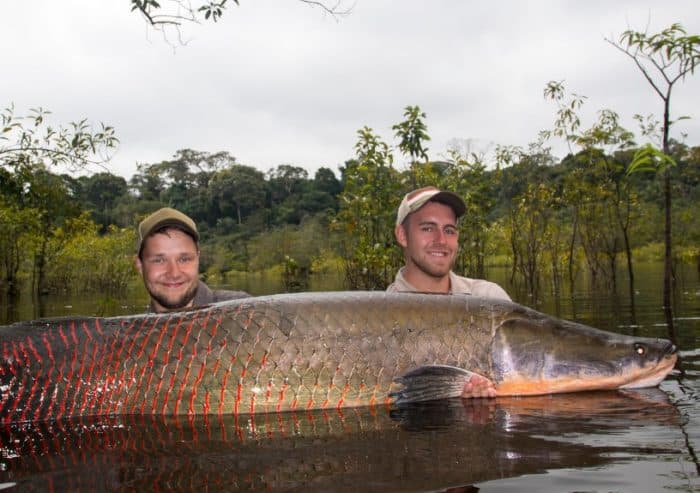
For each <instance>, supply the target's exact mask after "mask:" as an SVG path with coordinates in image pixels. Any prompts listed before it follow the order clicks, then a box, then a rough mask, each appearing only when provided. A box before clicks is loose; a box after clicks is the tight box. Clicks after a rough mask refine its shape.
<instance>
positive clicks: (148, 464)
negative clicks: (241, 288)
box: [0, 268, 700, 492]
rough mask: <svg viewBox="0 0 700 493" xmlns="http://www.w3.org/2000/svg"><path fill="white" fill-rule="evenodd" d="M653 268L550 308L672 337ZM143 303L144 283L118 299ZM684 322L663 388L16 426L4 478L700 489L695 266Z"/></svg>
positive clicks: (683, 288)
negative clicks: (630, 295) (624, 291)
mask: <svg viewBox="0 0 700 493" xmlns="http://www.w3.org/2000/svg"><path fill="white" fill-rule="evenodd" d="M641 272H642V273H641V274H640V275H638V280H637V284H638V287H637V291H638V293H637V296H636V298H635V309H634V312H633V311H632V306H631V303H629V300H628V299H626V297H625V296H620V297H616V296H611V295H609V294H603V293H599V292H594V291H592V290H585V289H583V290H581V291H580V292H576V293H574V295H572V296H567V297H566V298H565V299H561V300H558V301H555V300H548V301H545V302H544V303H543V304H541V305H540V306H538V307H537V308H538V309H540V310H541V311H543V312H546V313H550V314H554V315H557V316H559V317H561V318H567V319H572V320H576V321H580V322H583V323H586V324H589V325H593V326H596V327H599V328H601V329H605V330H613V331H616V332H623V333H628V334H636V335H643V336H652V337H657V336H658V337H669V329H668V327H667V324H666V321H665V318H664V315H663V311H662V309H661V301H660V293H661V280H660V276H659V272H658V269H655V268H652V269H650V270H649V271H643V270H642V271H641ZM248 289H250V288H248ZM250 290H251V291H254V290H252V289H250ZM254 294H263V293H254ZM518 301H520V302H522V303H524V304H527V302H526V300H518ZM52 303H55V305H52ZM142 303H143V300H142V299H141V298H138V295H137V296H136V297H135V298H134V299H133V300H131V301H128V300H127V301H122V302H119V303H112V304H111V305H110V307H108V309H107V311H108V312H109V311H110V310H111V311H113V312H115V313H118V312H122V311H128V310H131V311H132V312H133V311H138V310H134V309H133V307H135V306H137V305H138V306H142ZM48 306H49V307H51V306H55V307H56V308H55V310H53V311H51V310H49V312H48V313H47V312H44V314H45V316H56V315H67V314H72V313H73V310H75V309H76V308H75V307H76V306H78V308H77V309H84V310H88V312H84V313H86V314H93V313H91V312H89V310H92V309H94V307H93V308H86V307H85V308H80V304H79V303H77V302H76V300H72V301H71V300H66V299H64V300H56V301H54V302H49V303H48ZM100 309H101V310H104V309H105V308H104V307H102V308H100ZM43 310H46V305H45V306H44V308H43ZM107 314H113V313H107ZM673 325H674V327H673V328H674V333H673V334H672V335H673V338H674V340H675V342H676V343H677V345H678V347H679V348H680V363H679V364H678V366H677V368H676V369H675V370H674V371H673V372H672V373H671V374H670V375H669V376H668V377H667V378H666V380H664V381H663V382H662V383H661V385H660V386H659V387H658V388H652V389H642V390H634V391H632V390H630V391H624V392H623V391H609V392H589V393H577V394H568V395H554V396H542V397H528V398H499V399H476V400H467V401H462V400H460V399H456V400H450V401H441V402H431V403H424V404H421V405H414V406H410V407H407V408H404V409H401V410H386V409H383V408H380V409H369V408H368V409H365V408H359V409H349V410H344V411H343V412H342V413H341V412H337V411H325V412H297V413H284V414H273V415H262V416H260V415H258V416H239V417H238V418H237V419H236V418H234V417H227V418H224V419H218V418H215V419H212V418H207V417H205V416H197V417H194V418H192V419H187V418H186V417H185V418H177V419H176V418H151V417H147V418H144V417H134V416H114V417H109V418H100V419H81V420H63V421H59V422H50V423H40V424H32V425H23V426H16V425H13V426H5V427H4V428H0V439H1V440H2V447H1V448H0V491H3V490H5V491H12V492H15V491H17V492H19V491H21V492H25V491H51V492H64V491H198V492H210V491H266V492H276V491H291V492H294V491H304V492H354V491H358V492H359V491H370V492H371V491H381V492H392V491H396V492H435V491H439V492H476V491H479V492H516V491H517V492H519V491H537V492H581V491H586V492H658V491H700V479H699V477H698V474H699V472H700V461H699V459H698V454H699V453H700V452H699V449H700V402H699V396H700V379H699V377H700V282H698V279H697V275H696V274H695V275H694V273H692V272H683V273H682V275H681V276H679V286H678V289H677V292H676V298H675V304H674V320H673Z"/></svg>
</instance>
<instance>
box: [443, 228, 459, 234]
mask: <svg viewBox="0 0 700 493" xmlns="http://www.w3.org/2000/svg"><path fill="white" fill-rule="evenodd" d="M445 234H446V235H456V234H457V230H456V229H453V228H447V229H445Z"/></svg>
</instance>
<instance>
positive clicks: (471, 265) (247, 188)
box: [0, 86, 700, 300]
mask: <svg viewBox="0 0 700 493" xmlns="http://www.w3.org/2000/svg"><path fill="white" fill-rule="evenodd" d="M557 88H558V89H559V90H563V87H559V86H557ZM550 89H551V87H550ZM560 97H566V96H565V95H564V94H563V93H560ZM8 111H9V110H6V112H5V114H4V117H5V120H6V121H5V124H6V125H7V124H8V123H10V122H11V118H15V119H16V117H14V116H13V115H11V114H10V113H9V112H8ZM34 118H37V116H36V115H34ZM426 119H427V117H426V115H425V114H424V113H422V112H421V110H420V108H419V107H418V106H408V107H406V108H405V113H404V120H403V121H402V122H399V123H397V124H396V125H394V126H393V128H392V130H393V132H394V135H393V137H394V141H393V142H392V143H389V142H386V141H384V140H383V139H382V137H381V136H380V135H378V134H377V133H375V132H374V131H373V130H372V129H370V128H368V127H364V128H362V129H360V130H358V132H357V141H356V144H355V156H354V157H352V158H351V159H348V160H347V161H346V162H345V163H344V165H343V166H341V167H340V169H339V173H338V174H337V175H336V173H335V172H334V171H333V170H332V169H330V168H320V169H318V170H317V171H316V173H315V174H314V176H310V175H309V173H308V172H307V171H306V170H305V169H304V167H303V166H299V165H292V164H283V165H279V166H277V167H276V168H274V169H270V170H269V171H268V172H266V173H264V172H262V171H260V170H258V169H256V168H255V167H253V166H250V165H245V164H241V163H238V162H237V161H236V158H235V157H234V156H231V155H230V154H229V153H226V152H216V153H209V152H202V151H195V150H191V149H182V150H180V151H178V152H176V153H175V155H174V156H173V157H172V158H171V159H168V160H164V161H162V162H159V163H149V164H140V165H139V167H138V172H137V173H136V174H134V175H133V176H132V177H131V178H130V179H129V180H128V181H127V180H126V179H125V178H123V177H121V176H117V175H114V174H112V173H110V172H109V171H101V172H97V173H87V174H82V175H79V176H74V175H72V174H70V173H60V174H59V173H56V172H54V171H52V169H51V168H50V167H49V166H50V165H47V164H46V163H45V162H43V161H40V160H36V159H32V155H31V153H24V154H21V155H20V156H21V157H23V158H26V159H14V160H9V159H8V160H5V161H4V162H3V167H2V168H0V173H1V174H2V186H1V187H0V193H1V195H0V227H1V228H2V231H3V232H4V234H3V235H2V237H0V260H1V263H0V286H1V287H2V289H3V290H4V291H5V292H11V291H13V290H14V291H18V290H32V291H34V292H38V293H51V292H58V291H71V292H97V293H106V294H110V295H114V296H118V295H119V293H120V292H123V291H124V290H125V289H127V287H128V286H129V285H130V283H132V282H133V281H134V280H135V279H136V277H137V273H136V271H135V269H134V268H133V255H134V246H135V241H136V239H135V227H136V225H137V224H138V222H139V221H140V220H141V219H142V218H143V217H145V216H146V215H147V214H149V213H150V212H152V211H154V210H156V209H157V208H159V207H161V206H171V207H175V208H177V209H179V210H181V211H183V212H185V213H186V214H188V215H190V216H191V217H192V218H193V219H194V220H195V221H196V222H197V224H198V227H199V229H200V231H201V234H202V245H201V248H202V261H201V269H202V275H203V277H204V278H205V279H206V280H207V281H209V282H212V283H214V284H221V283H225V282H226V280H227V276H230V275H231V274H233V273H236V272H262V271H272V272H275V273H277V274H278V275H280V276H282V277H283V279H284V285H285V286H286V287H287V289H288V290H290V291H294V290H302V289H305V288H306V287H307V286H308V280H309V277H310V276H312V275H314V274H323V272H324V271H327V270H329V269H337V270H339V271H341V272H342V273H343V275H344V278H345V282H346V285H347V288H348V289H384V288H385V287H386V286H387V285H388V284H389V283H390V282H391V281H392V280H393V276H394V274H395V272H396V270H397V269H398V268H399V267H400V265H401V264H402V259H401V256H400V249H399V248H398V247H397V245H396V244H395V240H394V237H393V225H394V220H395V213H396V212H395V211H396V208H397V207H398V203H399V202H400V200H401V198H402V196H403V194H405V193H406V192H408V191H410V190H412V189H414V188H416V187H420V186H424V185H427V184H435V185H437V186H439V187H441V188H444V189H449V190H454V191H457V192H458V193H460V194H461V195H462V197H464V199H465V201H466V203H467V206H468V212H467V213H466V214H465V216H464V217H463V218H462V220H461V222H460V242H461V251H460V254H459V259H458V264H457V266H456V271H457V272H459V273H463V274H464V275H467V276H471V277H488V269H489V267H492V266H496V265H498V266H507V267H508V269H509V272H510V280H509V284H510V286H509V287H510V289H516V290H519V292H524V293H527V294H528V295H529V296H530V297H532V298H533V299H535V300H536V299H537V298H538V296H541V293H542V290H547V292H548V293H555V294H556V293H557V292H558V291H560V290H561V289H562V287H563V286H564V283H567V284H571V283H574V282H575V281H576V280H581V279H582V278H584V277H585V279H587V280H588V281H590V282H592V283H594V285H596V286H599V287H600V288H601V289H606V290H610V291H618V290H622V292H628V291H627V290H628V289H630V290H632V289H633V285H632V284H631V283H632V282H633V278H634V276H633V273H634V270H633V269H634V264H635V262H641V261H659V260H662V259H663V234H664V231H663V228H664V219H663V214H664V201H663V197H664V195H663V189H664V187H663V183H664V179H663V177H664V176H665V173H660V172H658V171H656V172H655V171H654V170H649V171H646V172H642V171H640V172H635V173H630V172H629V170H630V165H631V163H632V162H633V161H634V159H635V156H637V157H638V156H639V155H641V154H643V151H644V149H645V148H644V147H643V146H638V145H636V143H635V141H634V139H633V134H632V133H631V132H629V131H626V130H624V129H622V128H621V127H620V126H619V123H618V120H617V116H616V115H615V114H614V113H612V112H601V114H600V116H599V120H598V121H596V122H594V123H593V124H592V126H591V127H590V128H587V129H584V130H579V132H578V133H577V134H576V138H570V139H569V140H570V141H571V142H572V152H571V153H570V154H568V155H567V156H566V157H564V158H563V159H561V160H557V159H555V158H554V157H553V156H552V154H551V151H550V148H549V147H547V145H546V144H547V139H548V138H551V136H552V133H553V132H543V133H542V136H541V139H540V140H539V141H538V142H535V143H533V144H531V145H530V147H529V148H528V149H526V150H524V149H519V148H514V147H506V146H503V147H498V148H497V149H496V152H494V153H493V156H494V157H493V159H491V160H489V159H488V158H487V156H485V155H479V154H478V153H476V152H468V150H465V149H459V148H457V146H455V148H452V149H448V154H449V156H450V158H449V159H447V160H440V161H435V160H431V159H430V158H429V156H428V153H427V148H426V144H427V142H428V141H429V140H430V136H429V133H428V127H427V123H426ZM42 120H43V117H42ZM39 123H40V124H41V122H39ZM555 123H557V122H555ZM560 123H561V122H558V123H557V124H559V125H560ZM559 128H561V126H560V127H559ZM91 138H92V139H93V140H92V141H91V142H90V143H89V145H88V146H87V148H88V149H89V150H90V151H92V148H93V146H104V147H105V148H108V147H109V145H110V139H112V138H113V137H112V136H110V132H109V129H106V130H105V131H103V132H102V133H101V134H99V135H97V136H95V135H94V134H91ZM463 147H464V146H463ZM8 154H9V153H8ZM669 155H670V157H671V158H672V161H673V166H670V167H668V168H667V170H666V171H667V173H668V175H669V176H670V181H671V184H672V194H673V198H674V201H673V208H672V211H671V216H672V224H673V252H674V255H673V262H674V263H676V264H677V263H678V262H690V263H693V264H694V265H696V266H697V269H698V272H699V273H700V250H699V248H698V245H699V244H700V237H699V236H700V218H699V217H698V214H697V213H696V212H697V204H698V203H699V202H700V196H699V194H700V188H699V187H698V182H699V181H700V147H698V146H688V145H686V144H684V143H681V142H677V141H671V144H670V154H669ZM62 156H64V157H65V156H68V154H64V155H62ZM14 157H15V158H16V157H17V154H15V155H14ZM50 157H51V158H52V159H54V161H56V160H58V159H59V155H55V156H50ZM399 159H403V160H404V161H405V162H406V163H408V164H406V165H404V166H402V167H400V166H397V165H395V164H394V163H395V162H396V161H398V160H399ZM63 164H73V165H76V163H75V162H72V161H71V162H69V161H63ZM621 269H622V270H623V271H624V270H625V269H628V272H629V274H630V275H629V276H625V278H626V279H627V278H629V282H630V285H629V286H620V285H619V284H620V282H619V280H618V276H619V272H620V270H621Z"/></svg>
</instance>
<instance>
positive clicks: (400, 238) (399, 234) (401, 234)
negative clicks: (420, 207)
mask: <svg viewBox="0 0 700 493" xmlns="http://www.w3.org/2000/svg"><path fill="white" fill-rule="evenodd" d="M394 236H396V241H397V242H398V244H399V245H401V246H402V247H403V248H406V247H407V246H408V238H407V237H406V229H405V228H404V227H403V224H397V225H396V228H394Z"/></svg>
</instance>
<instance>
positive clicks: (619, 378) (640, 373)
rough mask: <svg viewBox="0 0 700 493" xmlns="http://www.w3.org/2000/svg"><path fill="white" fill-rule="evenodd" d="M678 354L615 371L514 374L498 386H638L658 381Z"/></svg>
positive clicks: (523, 390) (501, 389)
mask: <svg viewBox="0 0 700 493" xmlns="http://www.w3.org/2000/svg"><path fill="white" fill-rule="evenodd" d="M677 359H678V355H677V354H676V353H672V354H667V355H665V356H663V357H662V358H661V359H660V360H658V361H657V362H655V363H653V364H647V365H645V366H643V367H640V368H637V369H633V370H631V371H626V372H623V373H622V374H616V375H604V374H600V375H598V376H593V375H589V376H588V377H586V378H581V377H580V376H578V375H567V376H562V377H559V378H552V379H540V380H533V379H532V378H531V377H530V378H528V377H527V376H525V375H513V376H512V378H510V379H508V380H505V381H503V382H501V383H500V384H499V385H497V386H496V395H497V396H514V395H520V396H525V395H542V394H558V393H568V392H581V391H588V390H606V389H607V390H612V389H639V388H644V387H655V386H657V385H659V384H660V383H661V382H662V381H663V379H664V378H666V375H668V374H669V373H670V372H671V370H673V368H674V366H675V364H676V361H677Z"/></svg>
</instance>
